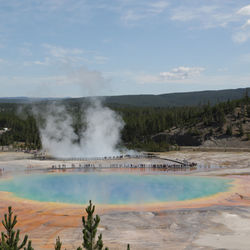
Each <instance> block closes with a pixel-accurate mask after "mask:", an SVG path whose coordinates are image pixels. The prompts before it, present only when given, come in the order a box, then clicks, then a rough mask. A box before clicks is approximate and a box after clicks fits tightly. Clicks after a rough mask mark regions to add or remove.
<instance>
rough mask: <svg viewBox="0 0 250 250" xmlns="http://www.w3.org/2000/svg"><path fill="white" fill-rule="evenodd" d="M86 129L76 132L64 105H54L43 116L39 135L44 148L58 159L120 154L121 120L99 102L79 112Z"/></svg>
mask: <svg viewBox="0 0 250 250" xmlns="http://www.w3.org/2000/svg"><path fill="white" fill-rule="evenodd" d="M80 116H81V119H82V120H84V124H85V126H84V127H83V128H81V129H80V131H78V132H76V131H75V129H74V128H73V117H72V116H71V115H70V113H69V112H68V111H67V110H66V108H65V106H63V105H58V104H53V105H51V106H50V108H49V109H48V111H47V112H45V114H44V115H43V119H44V123H43V124H40V128H39V130H40V136H41V141H42V146H43V149H45V150H46V151H48V153H49V154H51V155H53V156H55V157H65V158H66V157H96V156H100V157H104V156H115V155H120V151H119V150H118V145H119V143H120V133H121V130H122V128H123V126H124V122H123V120H122V118H121V117H120V116H119V115H118V114H116V113H115V112H114V111H112V110H111V109H109V108H108V107H104V106H103V105H102V102H101V101H100V100H98V99H92V100H91V102H90V105H89V106H88V107H87V109H85V110H82V112H81V113H80Z"/></svg>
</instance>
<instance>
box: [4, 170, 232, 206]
mask: <svg viewBox="0 0 250 250" xmlns="http://www.w3.org/2000/svg"><path fill="white" fill-rule="evenodd" d="M230 183H231V180H228V179H220V178H206V177H189V176H188V177H187V176H167V175H137V174H117V173H87V174H81V173H80V174H79V173H78V174H75V173H72V174H65V173H64V174H40V175H39V174H30V175H22V176H15V177H13V178H12V179H8V180H4V179H2V180H0V191H7V192H11V193H13V194H14V195H15V196H17V197H20V198H25V199H29V200H35V201H43V202H63V203H75V204H86V203H88V201H89V200H90V199H91V200H92V201H93V202H94V203H96V204H138V203H153V202H166V201H181V200H189V199H194V198H200V197H204V196H209V195H213V194H216V193H218V192H224V191H227V190H228V188H229V187H230V186H231V184H230Z"/></svg>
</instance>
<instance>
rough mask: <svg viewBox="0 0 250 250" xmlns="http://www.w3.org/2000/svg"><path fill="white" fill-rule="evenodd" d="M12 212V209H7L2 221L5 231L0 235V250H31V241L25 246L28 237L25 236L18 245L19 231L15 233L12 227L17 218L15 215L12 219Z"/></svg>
mask: <svg viewBox="0 0 250 250" xmlns="http://www.w3.org/2000/svg"><path fill="white" fill-rule="evenodd" d="M12 215H13V212H12V208H11V207H8V214H5V215H4V220H2V224H3V226H4V228H5V229H6V233H4V232H2V233H1V239H0V250H19V249H24V250H33V248H32V246H31V241H29V242H28V245H27V247H26V246H25V245H26V243H27V241H28V236H27V235H25V236H24V239H23V241H22V243H20V245H19V241H20V238H19V234H20V230H17V231H15V230H14V227H15V225H16V223H17V216H16V215H15V216H14V218H12Z"/></svg>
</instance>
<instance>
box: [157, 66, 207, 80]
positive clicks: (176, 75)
mask: <svg viewBox="0 0 250 250" xmlns="http://www.w3.org/2000/svg"><path fill="white" fill-rule="evenodd" d="M202 71H204V68H202V67H183V66H181V67H178V68H174V69H172V70H171V71H169V72H161V73H160V77H162V78H163V80H185V79H190V78H193V77H196V76H198V75H200V73H201V72H202Z"/></svg>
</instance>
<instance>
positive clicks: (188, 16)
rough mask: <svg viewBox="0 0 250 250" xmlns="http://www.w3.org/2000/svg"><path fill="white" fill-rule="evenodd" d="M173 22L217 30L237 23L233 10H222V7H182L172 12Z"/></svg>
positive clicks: (215, 5)
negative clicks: (189, 23) (216, 28)
mask: <svg viewBox="0 0 250 250" xmlns="http://www.w3.org/2000/svg"><path fill="white" fill-rule="evenodd" d="M170 18H171V20H173V21H180V22H191V21H193V22H194V23H193V24H192V25H193V27H200V28H206V29H208V28H215V27H226V26H227V25H228V24H229V23H232V22H234V21H236V19H237V17H236V16H235V14H234V12H233V10H232V9H228V8H225V6H224V8H222V6H220V5H217V4H213V5H203V6H197V7H196V6H192V5H187V6H181V7H178V8H174V9H173V10H172V15H171V17H170Z"/></svg>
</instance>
